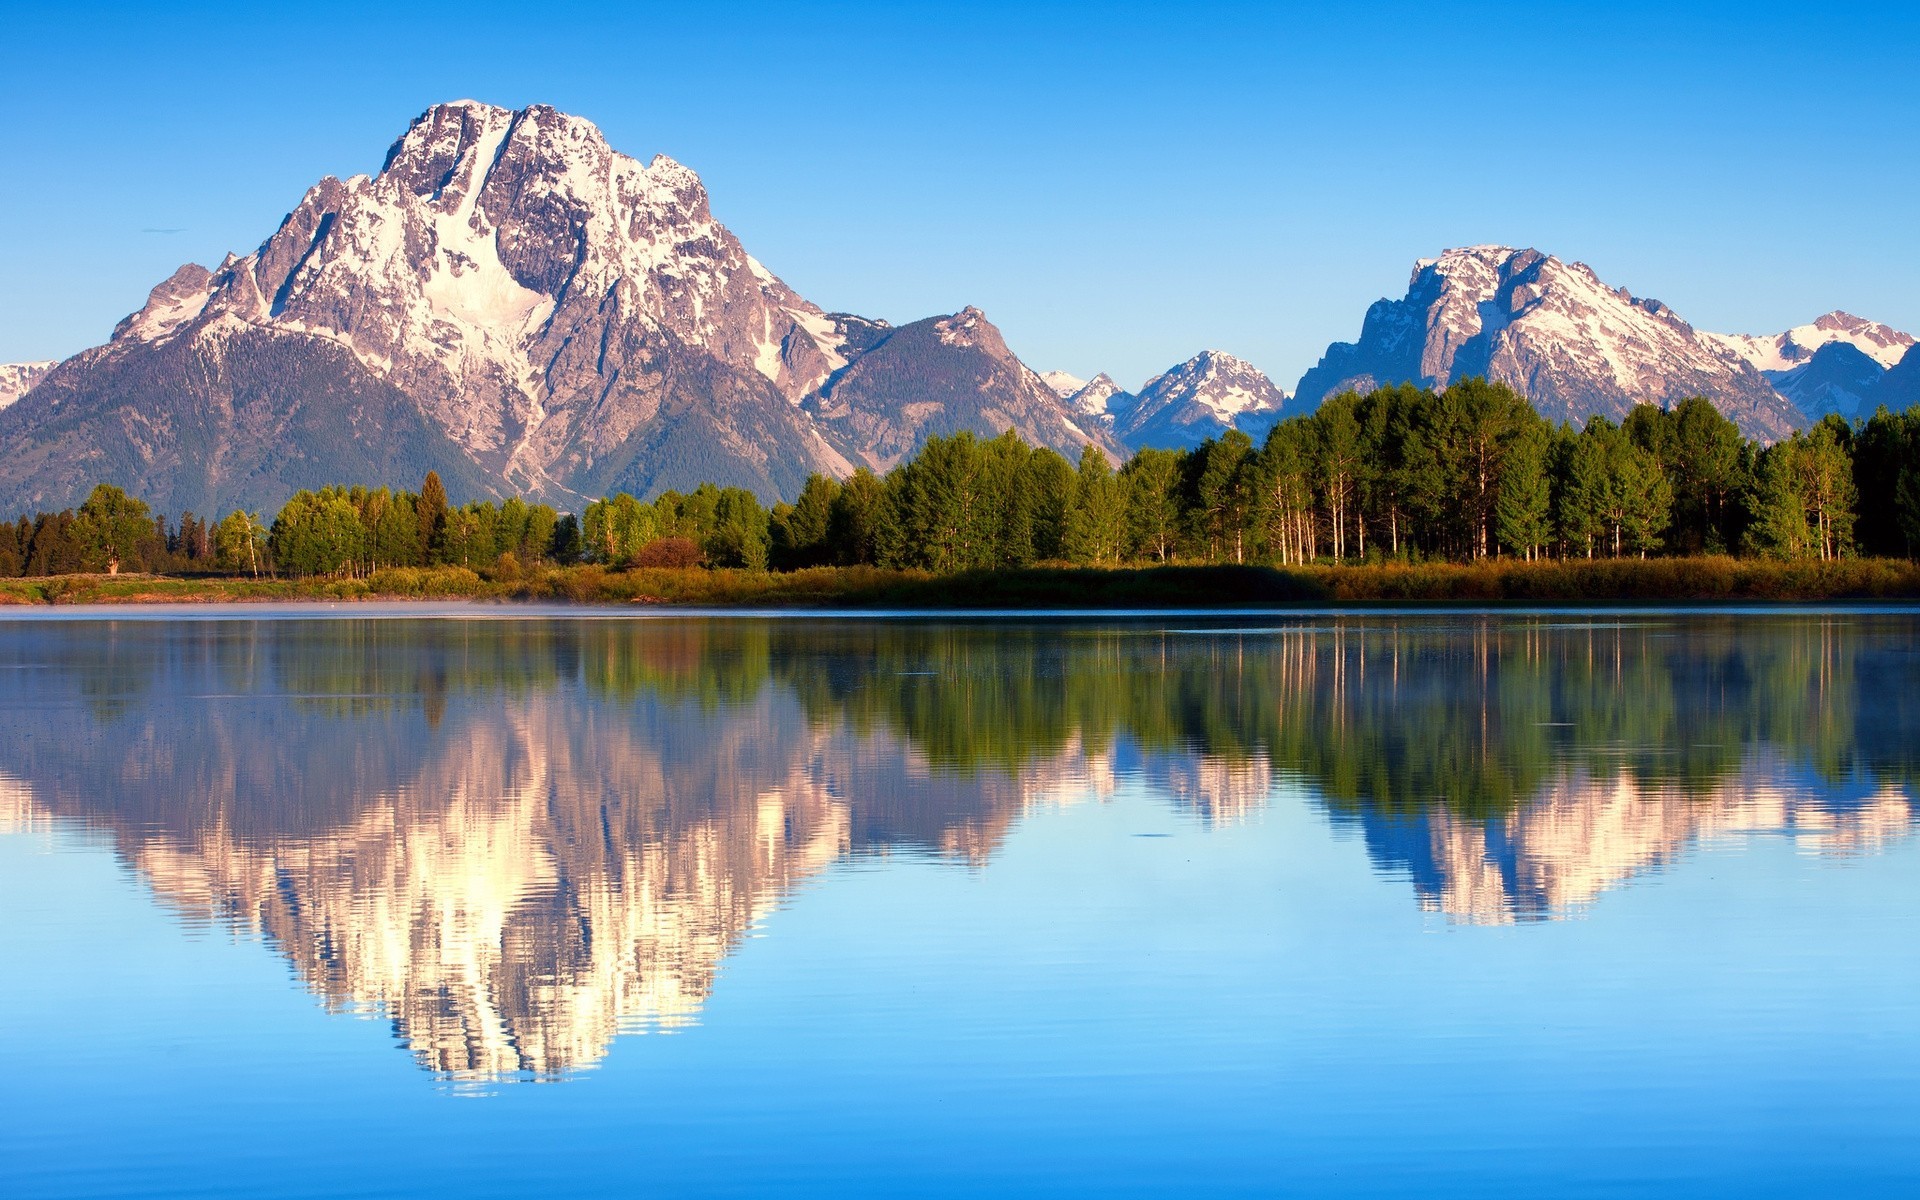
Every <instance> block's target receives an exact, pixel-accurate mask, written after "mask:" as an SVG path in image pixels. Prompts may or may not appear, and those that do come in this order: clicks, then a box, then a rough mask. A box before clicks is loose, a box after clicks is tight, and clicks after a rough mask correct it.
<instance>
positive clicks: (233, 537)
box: [213, 509, 268, 579]
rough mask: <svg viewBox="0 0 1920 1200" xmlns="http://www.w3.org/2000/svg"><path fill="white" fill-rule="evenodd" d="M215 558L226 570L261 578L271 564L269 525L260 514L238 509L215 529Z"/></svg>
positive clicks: (218, 564) (219, 565)
mask: <svg viewBox="0 0 1920 1200" xmlns="http://www.w3.org/2000/svg"><path fill="white" fill-rule="evenodd" d="M213 544H214V562H215V564H216V565H217V566H218V567H219V568H220V569H221V570H223V571H231V572H232V573H234V574H236V575H238V574H240V573H241V572H242V571H244V572H246V573H247V574H249V575H251V576H253V577H254V578H256V579H258V578H259V577H260V572H261V570H262V569H264V568H265V567H266V565H267V562H268V559H267V526H266V524H265V523H264V522H262V521H261V520H260V514H258V513H250V512H246V511H245V510H242V509H236V510H234V511H233V512H230V513H228V514H227V516H226V519H225V520H223V521H221V522H220V524H219V525H218V526H217V527H216V528H215V530H214V538H213Z"/></svg>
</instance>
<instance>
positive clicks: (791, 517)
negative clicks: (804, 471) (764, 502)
mask: <svg viewBox="0 0 1920 1200" xmlns="http://www.w3.org/2000/svg"><path fill="white" fill-rule="evenodd" d="M839 496H840V484H839V482H838V481H837V480H834V479H829V478H828V477H827V476H825V475H821V474H819V473H818V472H815V473H814V474H812V475H809V476H807V482H806V484H805V485H804V486H803V487H801V489H800V497H799V499H797V500H795V501H794V502H793V503H792V504H777V505H775V506H774V508H773V512H772V513H771V514H770V518H769V529H768V532H769V534H770V536H771V538H772V545H771V548H770V550H769V556H768V561H770V562H771V563H772V564H773V565H774V566H775V567H778V568H779V569H781V570H783V571H791V570H795V569H796V568H799V567H813V566H819V565H820V564H821V563H824V562H826V561H827V560H828V559H829V558H830V557H831V556H832V551H831V548H830V547H829V546H828V545H827V527H828V525H829V524H830V523H831V521H832V519H833V503H834V501H835V500H837V499H838V498H839Z"/></svg>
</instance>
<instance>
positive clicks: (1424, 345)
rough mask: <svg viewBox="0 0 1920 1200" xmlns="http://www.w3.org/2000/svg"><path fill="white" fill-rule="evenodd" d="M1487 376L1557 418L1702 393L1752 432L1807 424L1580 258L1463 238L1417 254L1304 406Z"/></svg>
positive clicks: (1335, 356) (1681, 324)
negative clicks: (1345, 395) (1466, 242)
mask: <svg viewBox="0 0 1920 1200" xmlns="http://www.w3.org/2000/svg"><path fill="white" fill-rule="evenodd" d="M1475 375H1484V376H1486V377H1487V378H1489V379H1494V380H1497V381H1499V382H1503V383H1506V384H1508V385H1509V386H1511V387H1513V388H1514V389H1515V390H1517V391H1519V392H1520V393H1521V394H1522V395H1525V396H1526V397H1527V398H1528V399H1529V400H1530V401H1532V402H1533V404H1534V406H1535V407H1536V408H1538V409H1539V410H1540V411H1541V412H1542V413H1543V414H1545V415H1546V416H1547V417H1548V418H1550V419H1553V420H1563V421H1571V422H1575V423H1581V422H1584V421H1585V420H1586V419H1587V417H1588V416H1590V415H1592V414H1595V413H1600V414H1604V415H1607V416H1609V417H1612V418H1614V419H1616V420H1618V419H1621V418H1624V417H1625V416H1626V414H1627V413H1628V412H1630V411H1632V409H1633V406H1634V405H1635V404H1664V403H1672V402H1675V401H1678V400H1681V399H1683V398H1685V397H1687V396H1694V395H1702V396H1705V397H1707V398H1708V399H1709V400H1711V401H1713V402H1714V404H1715V405H1716V406H1717V407H1719V408H1720V410H1721V411H1722V412H1725V413H1726V414H1727V415H1728V416H1729V417H1731V418H1732V419H1733V420H1735V421H1737V422H1738V423H1739V424H1740V426H1741V428H1742V429H1744V430H1746V431H1747V432H1748V433H1749V434H1753V435H1757V436H1760V437H1763V438H1769V439H1772V438H1779V437H1784V436H1785V435H1786V434H1787V433H1789V432H1791V431H1792V430H1793V429H1794V428H1796V427H1797V426H1799V425H1800V424H1803V423H1804V419H1803V418H1802V417H1801V415H1800V414H1799V412H1798V411H1797V410H1796V409H1795V408H1794V407H1793V405H1792V404H1790V403H1789V402H1788V401H1786V400H1785V399H1784V398H1782V397H1781V396H1779V395H1778V394H1777V393H1775V392H1774V391H1773V389H1772V387H1770V386H1769V385H1768V383H1767V381H1766V379H1764V378H1762V377H1761V375H1760V373H1759V371H1758V370H1757V369H1755V368H1754V367H1753V366H1752V365H1751V364H1749V363H1747V362H1746V361H1744V360H1742V359H1740V358H1738V357H1737V356H1735V355H1734V354H1733V353H1731V352H1730V351H1729V350H1728V348H1727V347H1726V346H1725V345H1724V344H1723V343H1721V342H1719V341H1716V340H1713V339H1711V338H1709V337H1707V336H1705V335H1702V334H1699V333H1697V332H1695V331H1694V329H1693V327H1692V326H1691V325H1688V324H1687V323H1686V322H1685V321H1683V320H1681V319H1680V317H1679V316H1678V315H1677V314H1675V313H1674V312H1673V311H1672V310H1671V309H1669V308H1667V306H1666V305H1664V304H1661V303H1660V302H1659V301H1657V300H1646V299H1640V298H1638V297H1635V296H1634V295H1632V294H1631V293H1629V292H1628V291H1627V290H1626V289H1624V288H1611V287H1608V286H1607V285H1606V284H1605V283H1603V282H1602V281H1601V280H1600V278H1599V277H1598V276H1597V275H1596V274H1594V272H1593V270H1592V268H1590V267H1588V266H1586V265H1585V264H1583V263H1564V262H1562V261H1561V260H1559V259H1557V258H1554V257H1552V256H1551V255H1547V254H1542V253H1541V252H1540V251H1538V250H1517V249H1513V248H1510V247H1505V246H1468V247H1463V248H1459V249H1453V250H1448V251H1446V252H1445V253H1444V254H1442V255H1441V256H1440V257H1438V258H1434V259H1423V260H1422V261H1420V262H1419V263H1416V264H1415V266H1414V269H1413V275H1412V278H1411V279H1410V280H1409V282H1408V285H1407V294H1406V296H1405V297H1404V298H1402V299H1400V300H1381V301H1378V302H1377V303H1375V304H1374V305H1373V306H1372V307H1371V308H1369V309H1368V310H1367V316H1366V320H1365V322H1364V323H1363V325H1362V328H1361V335H1360V340H1359V341H1358V342H1336V343H1334V344H1333V345H1332V346H1330V347H1328V349H1327V353H1326V355H1325V356H1324V357H1323V358H1322V359H1321V360H1320V362H1319V364H1318V365H1316V366H1315V367H1314V368H1313V369H1312V370H1309V371H1308V372H1307V373H1306V375H1304V376H1303V377H1302V378H1301V380H1300V387H1299V392H1298V399H1299V401H1300V402H1301V403H1303V404H1305V405H1307V406H1312V405H1317V404H1318V403H1319V402H1320V401H1321V400H1323V399H1325V398H1326V397H1327V396H1329V395H1332V394H1334V393H1335V392H1339V391H1343V390H1346V389H1348V388H1353V389H1357V390H1361V391H1366V390H1370V389H1372V388H1374V387H1379V386H1383V385H1386V384H1392V383H1400V382H1413V383H1416V384H1419V385H1422V386H1427V387H1444V386H1446V385H1447V384H1449V383H1452V382H1453V381H1455V380H1458V379H1463V378H1467V377H1469V376H1475Z"/></svg>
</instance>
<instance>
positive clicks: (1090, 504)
mask: <svg viewBox="0 0 1920 1200" xmlns="http://www.w3.org/2000/svg"><path fill="white" fill-rule="evenodd" d="M1126 549H1127V503H1126V494H1125V492H1124V491H1123V490H1122V485H1121V482H1120V480H1119V478H1118V477H1117V476H1115V475H1114V473H1113V468H1112V467H1111V466H1109V465H1108V463H1107V456H1106V455H1105V454H1103V453H1101V451H1100V450H1099V448H1097V447H1095V446H1092V445H1088V446H1086V447H1085V448H1083V449H1082V450H1081V451H1080V469H1079V471H1078V472H1076V473H1075V477H1074V483H1073V496H1072V499H1071V501H1070V502H1069V504H1068V506H1067V519H1066V532H1065V534H1064V535H1063V536H1062V538H1061V555H1062V557H1064V558H1066V559H1067V560H1068V561H1070V562H1076V563H1100V564H1102V565H1108V564H1113V563H1118V562H1119V561H1120V560H1121V559H1122V558H1123V557H1124V556H1125V555H1126Z"/></svg>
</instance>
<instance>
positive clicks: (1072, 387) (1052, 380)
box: [1040, 371, 1087, 400]
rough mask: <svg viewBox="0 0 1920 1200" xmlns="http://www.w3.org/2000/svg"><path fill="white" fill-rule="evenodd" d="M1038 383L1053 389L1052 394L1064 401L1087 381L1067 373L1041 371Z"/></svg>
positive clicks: (1085, 384)
mask: <svg viewBox="0 0 1920 1200" xmlns="http://www.w3.org/2000/svg"><path fill="white" fill-rule="evenodd" d="M1040 382H1042V383H1044V384H1046V385H1047V386H1048V387H1050V388H1052V389H1053V394H1054V395H1056V396H1058V397H1060V398H1061V399H1062V400H1065V399H1066V398H1067V397H1069V396H1071V395H1073V394H1074V393H1075V392H1077V391H1079V390H1080V389H1081V388H1083V387H1085V386H1087V381H1086V380H1084V379H1082V378H1080V377H1079V376H1078V375H1075V374H1073V373H1072V372H1069V371H1042V372H1040Z"/></svg>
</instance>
